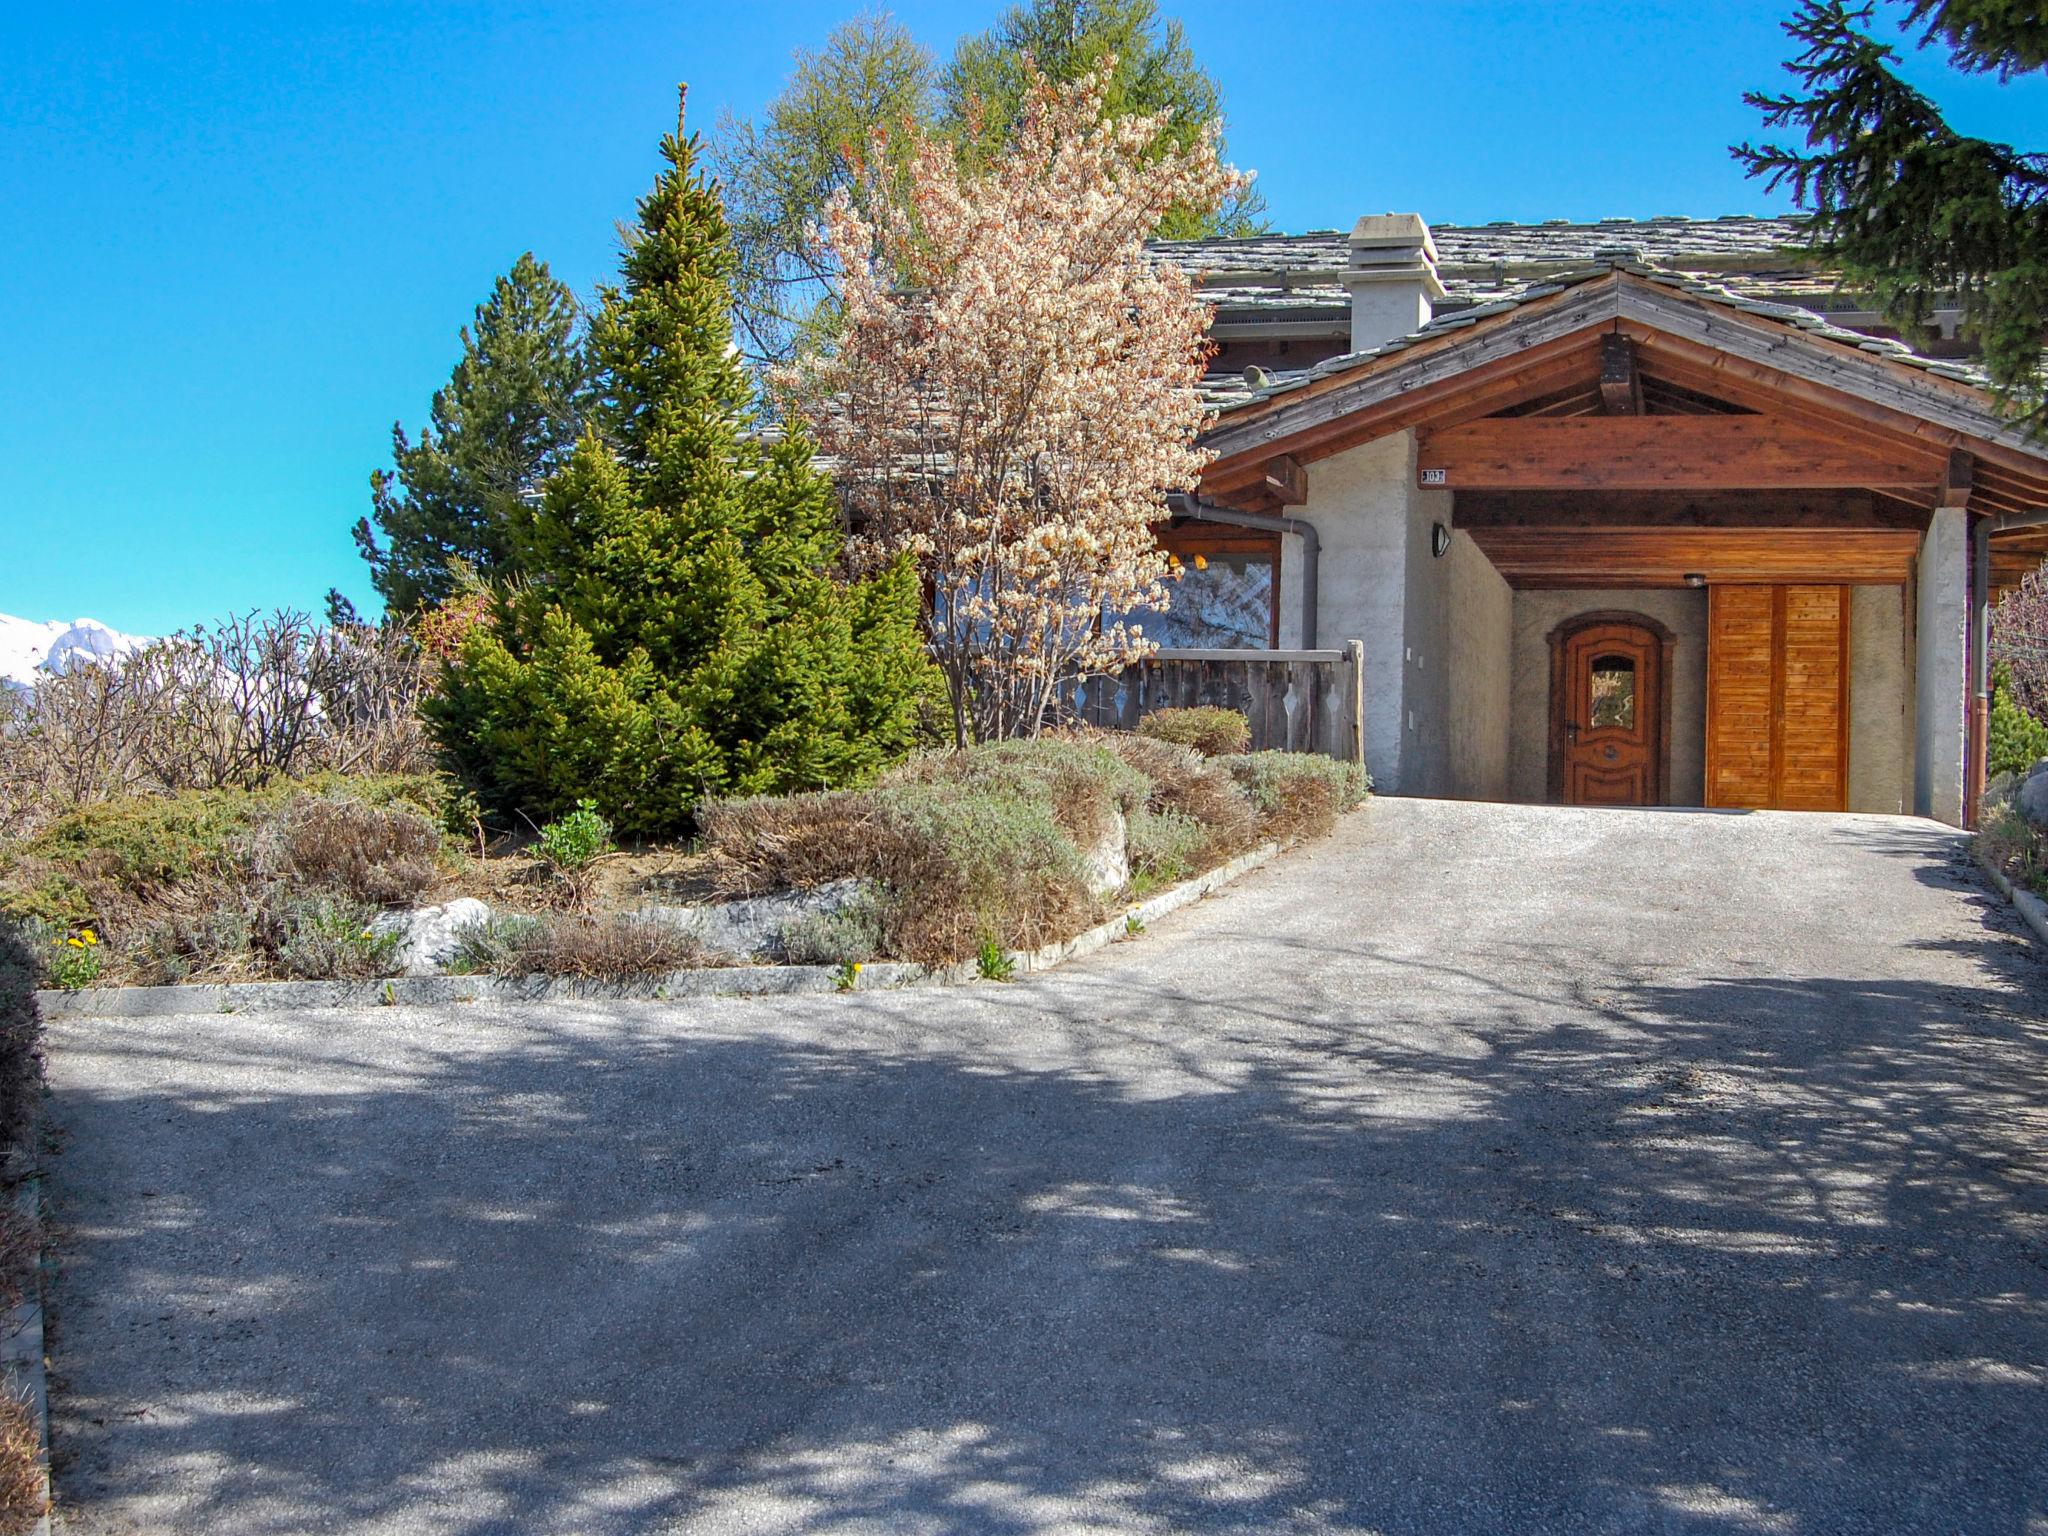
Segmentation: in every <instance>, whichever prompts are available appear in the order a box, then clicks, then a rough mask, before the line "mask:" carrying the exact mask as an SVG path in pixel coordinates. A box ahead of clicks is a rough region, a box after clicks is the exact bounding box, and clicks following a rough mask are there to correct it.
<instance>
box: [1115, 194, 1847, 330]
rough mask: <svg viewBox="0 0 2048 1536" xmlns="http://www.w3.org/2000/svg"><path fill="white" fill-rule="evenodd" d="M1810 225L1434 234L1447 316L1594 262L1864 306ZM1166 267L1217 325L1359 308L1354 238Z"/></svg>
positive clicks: (1616, 222)
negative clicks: (1821, 250) (1810, 245)
mask: <svg viewBox="0 0 2048 1536" xmlns="http://www.w3.org/2000/svg"><path fill="white" fill-rule="evenodd" d="M1805 231H1806V226H1805V221H1804V220H1803V219H1798V218H1759V217H1753V216H1751V215H1747V214H1730V215H1727V216H1726V217H1723V218H1718V219H1687V218H1679V217H1669V218H1659V219H1602V220H1600V221H1598V222H1597V223H1592V224H1574V223H1572V222H1571V221H1569V220H1566V219H1554V220H1551V221H1550V222H1548V223H1543V224H1513V223H1496V224H1464V225H1460V224H1447V225H1441V226H1437V225H1432V226H1431V228H1430V236H1431V238H1432V239H1433V240H1434V241H1435V243H1436V249H1437V257H1438V261H1437V274H1438V276H1439V277H1440V278H1441V279H1442V280H1443V285H1444V298H1443V300H1442V301H1441V302H1440V304H1439V305H1438V309H1439V312H1445V311H1454V310H1459V309H1466V308H1470V307H1473V306H1475V305H1480V304H1487V303H1492V302H1494V301H1496V300H1499V299H1504V298H1513V297H1516V296H1518V295H1519V294H1520V293H1521V292H1522V291H1523V290H1524V289H1526V288H1527V287H1529V286H1530V285H1531V284H1533V283H1537V282H1540V281H1542V280H1544V279H1546V278H1551V277H1556V276H1558V275H1562V274H1564V273H1568V272H1571V271H1574V270H1578V269H1582V268H1584V267H1586V266H1587V265H1588V264H1590V263H1594V262H1622V263H1630V264H1636V265H1642V266H1647V267H1654V268H1658V269H1662V270H1665V271H1675V272H1687V273H1694V274H1699V275H1711V276H1713V277H1714V278H1716V279H1717V280H1718V281H1720V282H1721V283H1723V284H1724V285H1725V286H1727V287H1728V288H1729V289H1730V290H1731V291H1732V292H1736V293H1740V294H1742V295H1744V296H1745V297H1750V298H1758V299H1767V300H1780V301H1782V300H1797V301H1799V302H1801V303H1802V304H1805V305H1807V306H1808V307H1820V308H1845V309H1860V308H1862V307H1863V301H1862V300H1861V299H1860V298H1859V297H1857V296H1855V295H1851V294H1844V293H1842V292H1841V284H1840V279H1839V277H1838V275H1837V274H1836V273H1834V272H1832V271H1829V270H1828V269H1826V268H1825V267H1822V266H1819V265H1818V264H1817V263H1815V262H1814V261H1813V259H1812V258H1811V257H1809V256H1807V255H1806V253H1805V250H1804V241H1805ZM1149 250H1150V252H1151V254H1152V255H1153V257H1154V258H1155V259H1157V260H1160V261H1171V262H1175V263H1178V264H1179V265H1181V266H1183V267H1186V268H1187V269H1188V270H1189V271H1190V272H1191V273H1192V274H1193V275H1194V276H1195V278H1196V281H1197V283H1198V285H1199V286H1200V288H1201V290H1202V295H1203V297H1204V298H1206V299H1208V300H1209V302H1210V303H1212V304H1214V305H1215V306H1216V307H1217V310H1218V318H1219V319H1230V318H1238V319H1253V318H1260V319H1279V318H1281V317H1282V316H1288V317H1298V316H1306V315H1314V314H1321V313H1325V312H1327V313H1329V314H1330V315H1331V316H1333V317H1334V316H1335V315H1336V313H1337V312H1338V311H1339V310H1342V309H1344V308H1346V307H1347V306H1348V304H1349V302H1350V300H1349V297H1348V295H1347V293H1346V291H1345V289H1344V287H1343V285H1342V282H1341V280H1340V279H1341V277H1342V274H1343V273H1344V271H1345V269H1346V268H1347V267H1348V266H1349V264H1350V259H1351V245H1350V234H1349V232H1348V231H1346V230H1334V229H1325V230H1315V231H1312V232H1310V233H1308V234H1303V235H1251V236H1246V237H1243V238H1238V239H1215V240H1155V241H1153V242H1152V243H1151V245H1150V247H1149Z"/></svg>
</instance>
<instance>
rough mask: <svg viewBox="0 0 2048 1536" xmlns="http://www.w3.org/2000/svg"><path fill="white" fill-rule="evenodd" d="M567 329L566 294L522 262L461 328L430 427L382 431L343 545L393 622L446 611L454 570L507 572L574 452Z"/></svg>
mask: <svg viewBox="0 0 2048 1536" xmlns="http://www.w3.org/2000/svg"><path fill="white" fill-rule="evenodd" d="M578 320H579V312H578V307H577V303H576V296H575V295H574V294H573V293H571V292H570V291H569V289H568V288H567V286H566V285H564V284H562V283H560V282H558V281H556V280H555V278H554V276H553V275H552V274H551V273H550V272H549V271H548V268H547V264H546V263H545V262H542V261H536V260H535V259H534V256H533V253H532V252H531V251H529V252H527V253H526V254H525V255H523V256H521V257H520V258H519V260H518V261H516V262H514V263H513V265H512V270H511V271H510V272H508V273H506V274H505V275H504V276H502V277H500V278H499V279H498V280H497V281H496V283H495V284H493V286H492V289H491V296H490V297H489V298H488V299H486V300H485V301H484V302H483V303H482V304H480V305H478V306H477V310H476V317H475V323H474V325H473V326H466V327H464V329H463V332H462V359H461V361H460V362H458V363H457V364H456V365H455V371H454V373H453V374H452V375H451V376H450V377H449V380H448V382H447V384H445V385H444V386H442V388H441V389H440V390H438V391H437V392H436V393H435V395H434V402H433V407H432V422H433V424H432V425H431V426H430V427H428V428H427V429H426V430H425V431H423V432H421V433H420V436H419V441H418V442H413V441H412V440H411V439H410V438H408V437H407V435H406V431H405V428H404V426H403V424H400V425H397V426H394V427H392V429H391V441H392V459H393V461H394V466H395V467H394V470H393V471H391V472H386V471H384V470H381V469H380V470H378V471H376V472H375V473H373V474H372V475H371V476H370V495H371V498H372V500H373V502H374V504H375V508H374V511H373V513H372V515H371V516H370V517H366V518H364V519H362V520H361V521H360V522H358V523H357V524H356V528H355V537H356V547H357V548H358V549H359V550H360V551H361V552H362V556H363V558H364V559H365V560H367V561H368V562H369V563H370V580H371V582H372V584H373V585H374V586H375V587H376V588H377V592H378V594H379V595H380V596H381V597H382V598H383V599H384V602H385V606H386V607H387V608H389V609H390V610H392V611H393V612H395V613H400V614H410V613H416V612H418V611H419V610H421V609H423V608H431V607H435V606H438V605H439V604H441V603H444V602H446V601H447V600H448V599H449V598H450V597H452V596H454V595H455V593H456V591H457V590H458V588H459V587H460V586H461V584H462V582H463V581H464V580H465V579H466V575H465V573H466V572H473V573H474V574H475V576H477V577H482V578H485V579H489V578H492V577H499V576H505V575H509V574H512V572H513V570H514V560H513V554H512V549H511V537H512V524H513V521H514V519H515V517H516V515H517V514H518V512H519V509H520V507H521V505H522V503H523V501H524V500H525V499H526V498H529V497H531V496H533V495H535V494H536V493H537V492H538V490H539V488H540V486H541V484H542V482H543V481H544V480H545V479H546V478H547V476H548V474H549V473H550V472H551V471H552V470H553V469H554V468H555V467H556V466H557V465H558V464H559V463H560V461H561V459H562V457H563V456H564V455H565V454H566V453H567V452H568V450H569V449H570V448H571V447H572V446H573V445H574V444H575V442H576V438H577V435H578V434H579V432H580V431H581V430H582V421H583V415H584V412H585V410H586V409H587V406H588V404H589V400H588V396H589V390H590V379H589V365H588V363H587V361H586V359H585V356H584V351H583V346H582V341H581V338H580V337H579V336H578V335H577V328H578ZM373 523H374V526H373ZM380 536H381V537H380Z"/></svg>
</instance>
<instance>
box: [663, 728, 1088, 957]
mask: <svg viewBox="0 0 2048 1536" xmlns="http://www.w3.org/2000/svg"><path fill="white" fill-rule="evenodd" d="M972 755H973V754H972V753H959V754H945V755H944V756H943V757H942V758H939V759H935V760H925V761H923V762H920V763H919V764H917V765H915V766H914V767H913V768H912V769H911V770H910V771H909V772H908V773H906V774H905V775H904V776H903V778H902V779H900V780H898V779H896V778H895V777H894V776H892V779H891V781H890V782H885V783H884V784H883V785H881V786H879V787H877V788H875V789H872V790H860V791H849V792H844V793H839V794H812V795H792V796H789V797H787V798H783V799H770V798H759V799H749V800H729V801H720V802H713V803H711V804H707V805H705V806H703V807H701V808H700V809H699V811H698V816H697V824H698V829H699V831H700V833H701V834H702V836H703V840H704V846H705V850H706V851H707V852H708V853H709V854H710V855H711V856H712V858H713V861H714V870H715V873H716V878H717V879H718V881H719V883H720V885H721V886H722V887H724V888H725V889H727V890H729V891H733V892H735V893H749V894H751V893H753V892H758V891H762V890H770V889H789V888H795V889H806V888H810V887H814V886H819V885H823V884H826V883H827V882H829V881H833V880H840V879H846V878H849V877H851V878H857V879H863V880H868V881H871V882H873V883H874V884H875V885H876V886H878V887H879V888H880V889H881V890H882V891H883V893H884V894H883V896H882V898H881V903H880V922H881V931H882V935H883V940H884V944H885V947H886V949H887V950H888V952H889V953H891V954H893V955H897V956H900V957H901V958H903V959H906V960H917V961H922V962H924V963H926V964H941V963H945V962H949V961H953V960H959V959H964V958H965V957H967V956H968V955H971V954H973V953H974V952H975V950H976V949H977V947H979V945H980V944H981V943H982V941H983V940H985V939H990V938H993V939H995V940H997V941H998V942H999V943H1001V944H1003V945H1005V946H1006V947H1027V946H1036V945H1039V944H1043V943H1046V942H1048V941H1049V940H1051V939H1053V938H1056V937H1059V936H1061V935H1063V934H1066V933H1071V932H1073V931H1074V929H1075V928H1076V927H1078V926H1081V925H1082V924H1084V923H1085V922H1086V921H1087V920H1088V919H1089V918H1091V917H1092V916H1094V915H1095V912H1096V908H1097V903H1096V902H1095V900H1094V898H1093V897H1092V896H1090V895H1089V893H1088V888H1087V881H1086V877H1085V874H1084V871H1083V868H1082V863H1081V856H1080V852H1079V850H1078V848H1077V847H1076V846H1075V842H1074V838H1073V835H1072V834H1071V833H1070V832H1069V831H1068V830H1067V828H1066V827H1064V826H1063V825H1062V824H1061V819H1060V816H1059V814H1058V810H1057V807H1058V806H1059V804H1060V803H1061V802H1062V789H1061V786H1064V789H1065V791H1066V793H1065V796H1064V803H1065V804H1066V807H1067V811H1068V814H1069V815H1070V816H1075V817H1079V818H1084V819H1085V818H1087V817H1092V816H1094V815H1096V814H1098V812H1099V807H1098V806H1097V805H1096V804H1095V801H1094V799H1093V798H1092V792H1090V791H1084V790H1083V789H1081V788H1079V787H1078V785H1077V783H1076V782H1074V781H1069V780H1066V779H1064V778H1063V777H1062V775H1060V774H1059V773H1057V772H1053V773H1049V774H1048V775H1046V776H1044V777H1041V778H1036V779H1034V777H1033V776H1031V775H1025V776H1024V778H1023V781H1022V783H1023V786H1024V787H1020V782H1019V781H1018V780H1017V779H1016V778H1014V777H1012V776H1009V775H1000V774H999V775H994V776H993V778H990V777H982V776H980V774H979V771H978V770H971V771H969V772H968V773H966V774H963V775H962V777H960V778H949V777H946V776H944V774H943V772H942V770H941V767H940V765H941V764H943V763H945V762H949V761H950V762H957V761H958V760H959V759H961V758H966V757H970V756H972ZM981 766H982V767H986V765H985V764H984V765H981ZM1033 783H1035V785H1036V787H1035V789H1034V788H1030V787H1028V786H1029V785H1031V784H1033ZM1096 787H1097V790H1099V789H1100V787H1101V786H1100V781H1097V786H1096Z"/></svg>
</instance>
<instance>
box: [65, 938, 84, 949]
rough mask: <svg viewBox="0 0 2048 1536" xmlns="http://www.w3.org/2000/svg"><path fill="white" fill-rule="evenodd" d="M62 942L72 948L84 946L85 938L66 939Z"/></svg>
mask: <svg viewBox="0 0 2048 1536" xmlns="http://www.w3.org/2000/svg"><path fill="white" fill-rule="evenodd" d="M64 942H65V943H66V944H69V945H70V946H71V947H72V948H73V949H83V948H85V940H83V939H66V940H65V941H64Z"/></svg>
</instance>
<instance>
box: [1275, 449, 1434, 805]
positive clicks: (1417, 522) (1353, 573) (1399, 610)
mask: <svg viewBox="0 0 2048 1536" xmlns="http://www.w3.org/2000/svg"><path fill="white" fill-rule="evenodd" d="M1308 492H1309V494H1308V500H1307V502H1306V503H1305V504H1303V505H1302V506H1301V507H1300V508H1299V509H1297V510H1296V512H1295V514H1294V515H1295V516H1296V517H1300V518H1303V519H1305V520H1306V521H1308V522H1311V523H1313V524H1314V525H1315V528H1316V535H1317V537H1318V538H1319V539H1320V541H1321V544H1322V556H1321V579H1320V581H1319V583H1318V594H1317V597H1318V604H1319V608H1320V612H1319V613H1318V615H1317V619H1316V629H1317V633H1316V643H1317V644H1318V645H1319V646H1323V647H1336V646H1341V645H1343V644H1344V642H1345V641H1347V640H1354V639H1355V640H1360V641H1363V642H1364V645H1365V761H1366V767H1367V768H1368V769H1369V770H1370V771H1371V773H1372V777H1373V782H1374V783H1375V784H1376V785H1378V786H1379V787H1380V788H1382V789H1385V790H1389V791H1394V792H1397V793H1402V794H1441V793H1443V792H1444V790H1445V787H1446V781H1447V779H1448V768H1447V763H1448V758H1449V729H1448V724H1447V720H1446V716H1447V714H1448V709H1449V702H1450V696H1449V690H1448V688H1447V686H1446V679H1447V678H1448V676H1449V667H1448V651H1449V635H1450V616H1449V609H1450V601H1451V599H1450V582H1449V576H1448V573H1447V571H1446V570H1445V569H1444V568H1445V567H1446V566H1447V565H1448V563H1449V562H1448V561H1446V560H1432V559H1431V558H1430V554H1429V530H1430V524H1431V523H1432V522H1435V521H1437V520H1442V521H1444V522H1446V523H1448V522H1449V521H1450V494H1449V493H1448V492H1446V491H1424V490H1419V489H1418V488H1417V487H1416V485H1415V439H1414V434H1412V433H1408V432H1402V433H1398V434H1396V435H1395V436H1392V437H1386V438H1381V439H1379V440H1378V441H1376V442H1371V443H1367V444H1364V445H1363V446H1361V447H1358V448H1353V449H1350V450H1349V451H1347V452H1344V453H1340V454H1337V455H1335V456H1333V457H1331V458H1328V459H1323V460H1319V461H1318V462H1317V463H1315V464H1314V465H1313V466H1311V468H1310V470H1309V476H1308ZM1290 565H1291V566H1292V567H1293V571H1294V575H1293V576H1292V577H1291V578H1290V576H1289V567H1290ZM1280 590H1281V598H1282V603H1283V607H1282V608H1281V619H1280V643H1281V645H1282V646H1296V645H1299V644H1300V643H1301V620H1300V614H1301V604H1300V549H1299V541H1298V540H1295V539H1288V540H1286V541H1285V543H1284V544H1283V547H1282V550H1281V578H1280Z"/></svg>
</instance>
